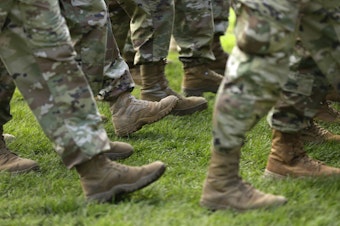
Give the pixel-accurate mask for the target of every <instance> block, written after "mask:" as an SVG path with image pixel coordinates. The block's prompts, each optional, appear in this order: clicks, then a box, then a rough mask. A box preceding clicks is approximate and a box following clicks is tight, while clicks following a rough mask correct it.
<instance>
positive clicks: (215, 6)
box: [209, 0, 230, 75]
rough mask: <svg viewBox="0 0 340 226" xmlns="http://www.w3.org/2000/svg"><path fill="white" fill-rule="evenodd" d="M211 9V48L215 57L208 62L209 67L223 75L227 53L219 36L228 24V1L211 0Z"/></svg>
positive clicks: (223, 32)
mask: <svg viewBox="0 0 340 226" xmlns="http://www.w3.org/2000/svg"><path fill="white" fill-rule="evenodd" d="M212 10H213V17H214V38H213V41H212V46H211V49H212V51H213V53H214V56H215V58H216V59H215V60H214V61H212V62H210V63H209V68H210V69H212V70H214V71H216V72H217V73H219V74H222V75H224V71H225V65H226V63H227V60H228V56H229V55H228V54H227V53H226V52H225V51H224V50H223V47H222V45H221V40H220V37H221V36H222V35H224V34H225V32H226V31H227V29H228V26H229V11H230V1H229V0H213V1H212Z"/></svg>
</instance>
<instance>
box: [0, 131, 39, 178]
mask: <svg viewBox="0 0 340 226" xmlns="http://www.w3.org/2000/svg"><path fill="white" fill-rule="evenodd" d="M38 169H39V166H38V163H36V162H35V161H33V160H30V159H25V158H20V157H19V156H17V155H16V154H14V153H12V152H11V151H10V150H9V149H8V148H7V146H6V143H5V141H4V139H3V136H1V139H0V171H6V172H10V173H26V172H29V171H33V170H38Z"/></svg>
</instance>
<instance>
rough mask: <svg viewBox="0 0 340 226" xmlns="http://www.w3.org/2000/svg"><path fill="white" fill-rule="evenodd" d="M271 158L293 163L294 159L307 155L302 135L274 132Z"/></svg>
mask: <svg viewBox="0 0 340 226" xmlns="http://www.w3.org/2000/svg"><path fill="white" fill-rule="evenodd" d="M272 136H273V137H272V147H271V153H270V155H271V157H272V158H277V159H278V160H280V161H284V162H287V163H289V162H291V161H292V160H293V159H295V158H297V157H299V156H304V155H305V154H306V152H305V150H304V148H303V142H302V140H301V134H300V133H299V132H298V133H283V132H280V131H278V130H273V135H272Z"/></svg>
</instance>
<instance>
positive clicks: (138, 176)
mask: <svg viewBox="0 0 340 226" xmlns="http://www.w3.org/2000/svg"><path fill="white" fill-rule="evenodd" d="M76 170H77V172H78V174H79V175H80V182H81V185H82V188H83V192H84V194H85V197H86V199H87V200H88V201H97V202H111V201H114V200H117V199H120V198H121V196H122V195H124V194H127V193H131V192H134V191H136V190H139V189H142V188H144V187H146V186H147V185H149V184H151V183H153V182H154V181H156V180H158V179H159V178H160V177H161V176H162V174H163V173H164V171H165V165H164V164H163V163H162V162H160V161H156V162H153V163H151V164H148V165H145V166H141V167H131V166H126V165H123V164H119V163H116V162H112V161H110V160H109V159H108V158H107V157H105V156H104V155H97V156H94V157H93V158H92V159H91V160H89V161H87V162H85V163H82V164H80V165H77V166H76Z"/></svg>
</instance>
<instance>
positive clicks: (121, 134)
mask: <svg viewBox="0 0 340 226" xmlns="http://www.w3.org/2000/svg"><path fill="white" fill-rule="evenodd" d="M177 101H178V100H177ZM177 101H173V102H172V103H171V105H169V106H168V107H167V108H164V109H163V110H162V111H160V112H159V114H158V115H157V117H155V116H153V117H148V118H143V119H140V120H138V121H137V122H135V123H134V124H132V125H130V124H129V127H125V128H123V129H115V133H116V135H117V136H118V137H126V136H129V135H130V134H131V133H134V132H136V131H137V130H140V129H141V128H142V127H143V126H145V125H147V124H151V123H154V122H157V121H159V120H161V119H162V118H164V117H165V116H167V115H168V114H170V113H171V111H172V109H173V108H174V107H175V106H176V104H177Z"/></svg>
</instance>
